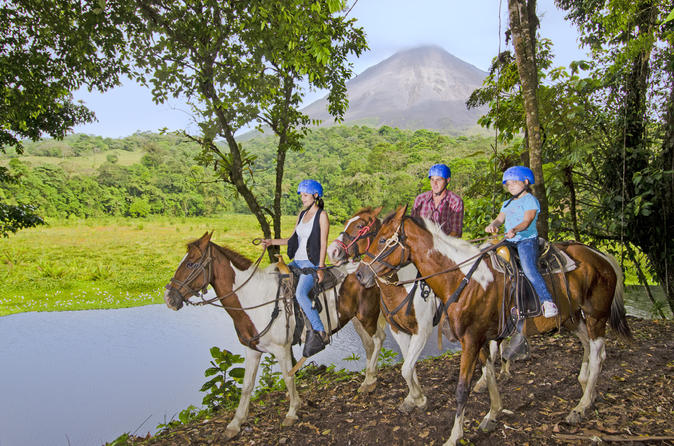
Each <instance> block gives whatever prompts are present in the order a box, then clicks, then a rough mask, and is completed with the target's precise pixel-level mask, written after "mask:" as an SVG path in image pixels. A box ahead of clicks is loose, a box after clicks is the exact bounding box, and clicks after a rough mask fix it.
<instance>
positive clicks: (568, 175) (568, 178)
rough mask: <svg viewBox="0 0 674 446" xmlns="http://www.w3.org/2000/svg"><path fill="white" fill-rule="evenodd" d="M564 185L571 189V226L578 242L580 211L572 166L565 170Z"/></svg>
mask: <svg viewBox="0 0 674 446" xmlns="http://www.w3.org/2000/svg"><path fill="white" fill-rule="evenodd" d="M564 185H565V186H566V188H567V189H569V213H570V214H571V224H572V226H573V236H574V238H575V239H576V240H577V241H581V240H580V230H578V209H577V204H576V186H575V184H574V182H573V169H571V166H566V167H565V168H564Z"/></svg>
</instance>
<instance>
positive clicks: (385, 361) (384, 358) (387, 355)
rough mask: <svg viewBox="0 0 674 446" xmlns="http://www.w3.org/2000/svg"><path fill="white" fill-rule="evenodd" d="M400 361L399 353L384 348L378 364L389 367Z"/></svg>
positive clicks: (380, 353)
mask: <svg viewBox="0 0 674 446" xmlns="http://www.w3.org/2000/svg"><path fill="white" fill-rule="evenodd" d="M397 361H398V353H396V352H394V351H393V350H391V349H388V348H382V349H381V351H380V352H379V360H378V362H377V365H378V366H379V367H380V368H381V367H388V366H390V365H392V364H395V363H396V362H397Z"/></svg>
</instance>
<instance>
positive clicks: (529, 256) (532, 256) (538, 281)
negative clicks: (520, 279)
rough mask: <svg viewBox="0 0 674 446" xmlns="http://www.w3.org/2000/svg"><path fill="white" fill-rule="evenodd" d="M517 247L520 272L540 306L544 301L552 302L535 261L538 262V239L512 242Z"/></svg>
mask: <svg viewBox="0 0 674 446" xmlns="http://www.w3.org/2000/svg"><path fill="white" fill-rule="evenodd" d="M513 244H514V245H515V246H516V247H517V253H518V254H519V255H520V263H521V264H522V271H523V272H524V275H525V276H527V279H529V281H530V282H531V285H532V286H533V287H534V290H536V294H538V298H539V299H540V301H541V304H542V303H543V302H545V301H548V302H552V296H550V292H549V291H548V287H547V286H546V285H545V280H543V276H541V273H540V272H539V271H538V267H537V266H536V261H537V260H538V237H532V238H525V239H522V240H520V241H517V242H513Z"/></svg>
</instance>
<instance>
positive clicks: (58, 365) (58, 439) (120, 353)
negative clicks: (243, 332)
mask: <svg viewBox="0 0 674 446" xmlns="http://www.w3.org/2000/svg"><path fill="white" fill-rule="evenodd" d="M654 290H655V289H654ZM633 291H634V290H630V298H629V299H627V300H626V309H627V312H628V314H630V315H636V316H638V317H645V318H648V317H650V309H651V306H652V305H651V303H650V301H649V300H648V298H647V297H646V295H645V293H641V292H639V293H635V292H633ZM655 291H656V292H658V291H659V290H655ZM656 298H658V299H664V296H662V293H661V292H660V294H659V295H656ZM666 310H668V309H666ZM666 314H667V315H668V317H671V313H669V312H667V313H666ZM436 340H437V336H436V335H435V333H434V334H432V335H431V337H430V338H429V341H428V344H427V345H426V348H425V349H424V352H423V354H422V357H424V356H429V355H432V356H435V355H438V354H439V353H440V351H439V350H438V348H437V345H436ZM214 345H217V346H218V347H220V348H226V349H228V350H230V351H232V352H233V353H238V354H241V355H243V347H242V346H241V345H240V344H239V342H238V340H237V337H236V334H235V332H234V327H233V325H232V323H231V320H230V319H229V316H227V315H226V314H225V313H224V312H223V311H222V310H220V309H218V308H215V307H203V308H202V307H200V308H194V307H187V308H183V309H181V310H180V311H177V312H175V311H171V310H169V309H168V308H166V306H164V305H150V306H146V307H137V308H128V309H119V310H96V311H76V312H58V313H23V314H16V315H12V316H6V317H0V446H15V445H16V446H32V445H35V446H46V445H64V446H67V445H72V446H80V445H83V446H88V445H101V444H103V443H105V442H108V441H112V440H113V439H115V438H116V437H118V436H119V435H121V434H122V433H124V432H132V433H133V432H136V433H137V434H145V433H147V432H153V433H154V432H155V431H156V426H157V424H159V423H164V422H166V421H168V420H170V419H171V418H172V417H175V416H176V415H177V413H178V412H180V411H181V410H183V409H185V408H186V407H187V406H189V405H190V404H192V405H195V406H197V407H200V406H201V399H202V398H203V395H204V394H203V393H201V392H199V388H200V387H201V385H202V384H203V383H204V382H205V381H206V378H204V376H203V372H204V370H205V369H206V368H207V367H208V365H209V361H210V359H211V357H210V353H209V349H210V347H212V346H214ZM384 347H385V348H388V349H391V350H394V351H396V352H399V349H398V346H397V344H396V343H395V341H394V340H393V337H392V336H391V335H390V333H388V335H387V338H386V341H385V343H384ZM448 347H449V348H456V344H454V345H452V346H448V345H447V343H445V348H448ZM300 353H301V349H300V348H299V347H296V355H295V356H296V357H299V356H301V355H300ZM352 353H355V354H356V355H358V356H360V359H359V360H358V361H346V360H344V358H346V357H349V356H351V355H352ZM312 360H314V361H315V362H317V363H319V364H331V363H334V364H336V366H337V368H345V369H348V370H362V369H363V368H364V365H365V351H364V349H363V346H362V344H361V341H360V338H359V337H358V335H357V334H356V333H355V330H354V329H353V327H352V325H351V324H349V325H348V326H347V327H345V328H344V329H343V330H342V331H340V332H338V333H337V334H336V335H335V336H334V337H333V343H332V344H331V345H330V346H329V347H328V348H326V349H325V350H324V351H322V352H320V353H319V354H317V355H315V356H314V357H312ZM400 385H401V386H404V382H403V380H402V377H401V379H400Z"/></svg>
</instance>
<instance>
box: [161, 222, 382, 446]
mask: <svg viewBox="0 0 674 446" xmlns="http://www.w3.org/2000/svg"><path fill="white" fill-rule="evenodd" d="M211 235H212V233H211V234H209V233H208V232H207V233H205V234H204V235H203V236H202V237H201V238H200V239H198V240H195V241H193V242H192V243H190V244H188V246H187V254H186V255H185V257H184V258H183V260H182V261H181V262H180V265H179V266H178V269H177V270H176V272H175V275H174V276H173V278H172V279H171V281H170V282H169V284H168V285H167V286H166V292H165V293H164V300H165V301H166V305H167V306H168V307H169V308H171V309H173V310H179V309H180V308H182V306H183V304H185V303H187V302H189V300H188V299H189V298H190V297H192V296H194V295H197V294H198V293H199V290H202V289H206V288H207V287H208V285H211V286H212V287H213V289H214V291H215V293H216V296H218V300H219V301H220V303H221V304H222V306H223V307H224V309H225V310H226V311H227V313H228V314H229V315H230V317H231V318H232V320H233V321H234V328H235V329H236V334H237V336H238V338H239V342H241V344H242V345H243V346H244V347H245V351H246V359H245V362H244V367H245V374H244V378H243V387H242V389H241V399H240V400H239V405H238V407H237V409H236V413H235V415H234V418H233V419H232V421H231V422H230V423H229V425H228V426H227V429H226V431H225V436H226V439H230V438H233V437H234V436H236V435H237V434H238V433H239V431H240V430H241V424H242V423H243V422H244V421H245V419H246V417H247V415H248V407H249V404H250V397H251V393H252V391H253V387H254V384H255V376H256V374H257V370H258V367H259V364H260V358H261V356H262V353H263V352H266V353H271V354H273V355H274V356H275V357H276V358H277V359H278V363H279V367H280V369H281V372H282V374H283V380H284V381H285V384H286V388H287V389H288V399H289V400H290V408H289V409H288V412H287V413H286V416H285V419H284V421H283V425H284V426H289V425H292V424H293V423H294V422H295V421H297V419H298V418H297V410H298V408H299V407H300V399H299V396H298V394H297V389H296V387H295V380H294V377H293V375H291V374H290V370H291V368H292V350H291V347H292V341H293V333H294V330H295V317H294V316H293V314H292V313H293V305H292V301H291V299H285V297H284V296H279V294H277V292H278V290H279V272H278V269H277V266H276V265H271V266H269V267H268V268H266V269H265V270H258V269H257V266H256V265H253V262H251V261H250V260H248V259H246V258H245V257H243V256H242V255H240V254H238V253H236V252H234V251H232V250H230V249H227V248H225V247H222V246H219V245H217V244H215V243H213V242H212V241H211ZM330 294H332V293H328V300H327V305H324V306H323V309H322V311H321V313H320V316H321V319H322V320H323V323H324V324H325V326H326V327H328V326H329V325H328V323H327V321H328V319H327V318H328V316H327V312H328V311H329V312H330V316H329V317H330V320H331V321H332V324H331V325H332V327H333V328H332V331H331V333H334V332H336V331H338V330H339V329H340V328H342V327H344V326H345V325H346V324H347V323H348V322H349V321H350V320H352V319H353V321H354V326H355V327H356V331H357V332H358V335H359V336H360V338H361V340H362V341H363V346H364V347H365V352H366V355H367V367H366V371H365V380H364V381H363V383H362V385H361V387H360V389H359V391H361V392H364V391H366V392H369V391H372V390H373V389H374V386H375V384H376V380H377V378H376V370H377V360H378V357H379V351H380V350H381V346H382V343H383V341H384V338H385V336H386V331H385V327H386V322H385V321H384V319H383V318H382V317H380V312H379V290H377V289H376V288H370V289H365V288H363V287H362V286H361V285H360V284H359V283H358V281H357V280H356V278H355V276H354V275H353V274H351V275H350V276H347V277H346V279H345V280H344V281H343V282H342V284H341V286H340V289H339V297H338V299H337V301H335V299H334V298H333V299H331V298H330ZM274 314H277V316H276V317H274Z"/></svg>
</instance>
